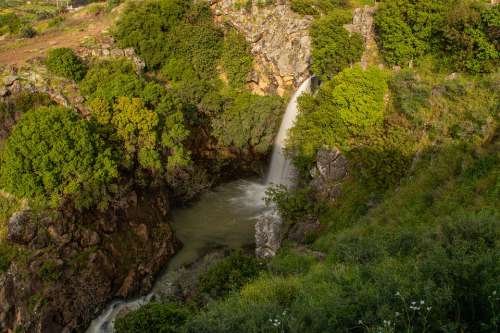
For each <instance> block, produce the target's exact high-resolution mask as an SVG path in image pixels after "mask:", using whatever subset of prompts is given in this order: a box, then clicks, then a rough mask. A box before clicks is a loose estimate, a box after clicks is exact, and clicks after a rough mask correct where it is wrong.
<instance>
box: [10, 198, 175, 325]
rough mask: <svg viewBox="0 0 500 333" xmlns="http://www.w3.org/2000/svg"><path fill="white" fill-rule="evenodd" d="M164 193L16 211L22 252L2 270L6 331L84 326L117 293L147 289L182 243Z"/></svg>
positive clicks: (13, 223)
mask: <svg viewBox="0 0 500 333" xmlns="http://www.w3.org/2000/svg"><path fill="white" fill-rule="evenodd" d="M162 193H163V191H152V194H150V195H147V196H146V195H141V194H137V193H136V192H133V191H132V192H129V194H127V195H125V196H124V197H122V199H121V200H118V201H117V202H115V203H114V204H113V205H112V207H111V208H110V209H109V210H107V211H106V212H87V213H77V212H71V213H66V214H61V213H60V212H50V211H49V212H44V213H35V212H33V211H31V210H29V209H25V210H22V211H20V212H18V213H15V214H14V215H13V216H12V217H11V218H10V220H9V222H8V225H7V239H8V240H9V241H10V242H12V243H13V244H15V246H17V247H18V249H19V250H20V251H22V258H21V259H16V261H15V262H13V263H12V264H11V265H10V268H9V269H8V271H7V272H5V273H1V274H0V331H1V332H18V331H19V332H40V333H41V332H44V333H46V332H75V331H83V330H84V329H85V328H86V327H87V325H88V324H89V323H90V321H91V320H92V319H93V318H94V317H95V316H96V315H97V314H98V312H99V311H100V310H102V308H103V307H104V306H105V305H106V303H108V302H109V301H110V300H111V299H112V298H115V297H122V298H126V297H134V296H137V295H139V294H145V293H147V292H148V291H149V289H150V288H151V286H152V284H153V282H154V279H155V276H156V274H157V273H158V272H159V270H161V268H162V267H164V265H165V264H166V263H167V262H168V260H169V259H170V258H171V257H172V256H173V255H174V253H175V251H176V249H177V248H178V246H179V242H178V241H177V240H176V238H175V236H174V235H173V232H172V230H171V228H170V225H169V224H168V223H166V222H165V221H166V220H167V216H166V215H167V213H168V201H167V197H166V196H165V195H164V194H162Z"/></svg>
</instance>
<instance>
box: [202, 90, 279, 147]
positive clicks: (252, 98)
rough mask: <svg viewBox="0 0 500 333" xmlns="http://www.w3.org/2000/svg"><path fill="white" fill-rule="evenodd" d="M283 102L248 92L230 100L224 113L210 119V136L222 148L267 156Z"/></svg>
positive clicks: (276, 98)
mask: <svg viewBox="0 0 500 333" xmlns="http://www.w3.org/2000/svg"><path fill="white" fill-rule="evenodd" d="M282 112H283V101H282V99H281V98H280V97H278V96H257V95H252V94H250V93H247V92H243V93H240V94H236V96H231V99H230V100H229V101H228V103H227V105H226V107H225V110H224V112H222V113H221V114H220V115H218V116H216V117H214V118H213V119H212V127H213V132H212V134H213V135H214V136H215V137H216V138H217V140H218V141H219V143H220V144H221V145H223V146H234V147H236V148H238V149H254V150H255V151H257V152H259V153H265V152H267V151H268V150H269V149H270V148H271V146H272V143H273V139H274V135H275V133H276V130H277V125H278V122H279V119H281V118H280V117H281V114H282Z"/></svg>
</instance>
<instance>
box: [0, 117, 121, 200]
mask: <svg viewBox="0 0 500 333" xmlns="http://www.w3.org/2000/svg"><path fill="white" fill-rule="evenodd" d="M0 171H1V176H0V182H1V185H2V188H4V189H6V190H7V191H8V192H10V193H12V194H14V195H16V196H18V197H22V198H30V199H32V200H36V201H40V202H41V203H44V202H47V203H49V204H50V205H51V206H53V207H55V206H58V205H59V204H60V203H61V202H62V201H64V200H66V199H67V198H72V199H74V201H75V205H76V206H77V207H89V206H91V205H93V204H97V203H99V204H100V205H105V204H106V197H107V196H106V193H107V192H108V190H107V185H108V184H109V183H110V182H112V181H113V180H114V179H115V178H116V177H117V176H118V170H117V157H116V154H115V152H114V151H113V150H112V149H111V148H109V147H108V146H107V144H106V142H105V141H104V139H103V138H102V137H101V136H100V135H99V134H98V130H97V128H95V127H94V126H93V124H91V123H89V122H87V121H85V120H83V119H80V117H79V116H78V115H77V114H76V113H74V112H73V111H71V110H67V109H63V108H59V107H41V108H38V109H37V110H35V111H31V112H28V113H26V114H25V115H24V117H23V118H22V119H21V120H20V121H19V123H18V124H17V125H16V126H15V127H14V129H13V130H12V133H11V135H10V136H9V138H8V139H7V141H6V143H5V148H4V150H3V152H2V159H1V164H0Z"/></svg>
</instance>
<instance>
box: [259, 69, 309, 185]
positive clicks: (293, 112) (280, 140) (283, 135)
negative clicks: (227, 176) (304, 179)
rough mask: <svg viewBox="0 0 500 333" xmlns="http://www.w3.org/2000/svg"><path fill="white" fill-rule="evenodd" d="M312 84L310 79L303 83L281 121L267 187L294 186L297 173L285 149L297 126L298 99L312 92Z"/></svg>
mask: <svg viewBox="0 0 500 333" xmlns="http://www.w3.org/2000/svg"><path fill="white" fill-rule="evenodd" d="M311 82H312V78H308V79H307V80H306V81H304V83H302V85H301V86H300V87H299V89H298V90H297V91H296V92H295V94H294V95H293V96H292V98H291V99H290V103H288V106H287V108H286V111H285V115H284V116H283V120H282V121H281V126H280V129H279V132H278V135H277V136H276V139H275V141H274V146H273V154H272V157H271V164H270V166H269V171H268V174H267V179H266V183H265V185H266V186H269V185H271V184H274V185H285V186H287V187H289V186H290V185H292V180H293V177H294V175H295V171H294V169H293V165H292V163H291V161H290V160H289V159H288V158H287V157H286V155H285V152H284V148H285V144H286V140H287V139H288V132H289V131H290V129H291V128H292V127H293V125H294V124H295V120H296V119H297V115H298V113H299V110H298V99H299V97H300V96H301V95H302V94H304V93H307V92H310V91H311Z"/></svg>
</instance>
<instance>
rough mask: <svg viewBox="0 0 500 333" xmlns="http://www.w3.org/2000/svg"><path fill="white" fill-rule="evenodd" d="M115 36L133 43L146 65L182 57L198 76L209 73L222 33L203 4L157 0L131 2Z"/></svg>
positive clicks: (126, 43)
mask: <svg viewBox="0 0 500 333" xmlns="http://www.w3.org/2000/svg"><path fill="white" fill-rule="evenodd" d="M115 38H116V39H117V41H118V43H119V44H120V45H121V46H122V47H133V48H134V49H135V50H136V51H137V52H138V54H139V55H140V56H141V57H142V58H143V59H144V60H145V61H146V64H147V66H148V68H150V69H156V68H160V67H161V66H163V65H166V64H168V63H169V61H170V60H172V59H177V60H185V61H184V62H185V63H188V64H191V65H192V67H193V68H194V70H195V71H196V73H197V74H198V75H200V76H201V77H213V75H214V73H216V63H217V60H218V58H219V56H220V50H221V45H222V38H223V35H222V32H221V31H220V30H219V29H217V28H215V26H214V24H213V22H212V19H211V13H210V8H209V7H208V5H207V4H201V3H197V4H195V3H193V2H191V1H180V0H158V1H148V2H145V3H131V4H130V5H129V6H128V7H127V8H126V10H125V12H124V13H123V15H122V16H121V17H120V20H119V21H118V22H117V25H116V29H115Z"/></svg>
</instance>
